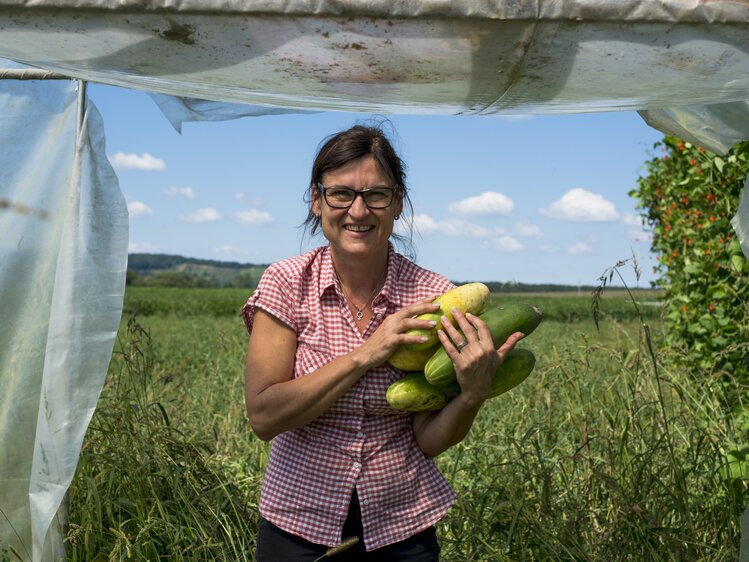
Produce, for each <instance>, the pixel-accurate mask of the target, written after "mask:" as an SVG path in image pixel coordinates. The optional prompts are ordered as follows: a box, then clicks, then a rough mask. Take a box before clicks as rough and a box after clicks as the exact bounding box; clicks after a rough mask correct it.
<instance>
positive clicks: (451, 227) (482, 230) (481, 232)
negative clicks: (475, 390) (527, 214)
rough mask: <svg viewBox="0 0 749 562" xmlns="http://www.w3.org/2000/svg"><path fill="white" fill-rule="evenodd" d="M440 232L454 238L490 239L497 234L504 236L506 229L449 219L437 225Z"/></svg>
mask: <svg viewBox="0 0 749 562" xmlns="http://www.w3.org/2000/svg"><path fill="white" fill-rule="evenodd" d="M437 227H438V229H439V232H440V233H442V234H444V235H445V236H450V237H453V238H488V237H489V236H494V235H497V234H503V233H504V229H502V228H496V229H489V228H486V227H483V226H479V225H477V224H472V223H470V222H466V221H462V220H457V219H447V220H444V221H440V222H439V223H438V225H437Z"/></svg>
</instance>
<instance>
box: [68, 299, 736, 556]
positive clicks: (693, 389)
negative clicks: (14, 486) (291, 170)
mask: <svg viewBox="0 0 749 562" xmlns="http://www.w3.org/2000/svg"><path fill="white" fill-rule="evenodd" d="M246 297H247V291H245V290H230V289H226V290H210V289H194V290H170V289H159V290H156V289H145V288H137V290H132V291H131V290H128V293H127V295H126V310H127V313H126V315H125V317H124V318H123V324H122V328H121V330H120V333H119V336H118V343H117V345H116V352H115V355H114V357H113V360H112V363H111V366H110V372H109V376H108V379H107V383H106V386H105V388H104V390H103V392H102V397H101V401H100V405H99V408H98V409H97V412H96V413H95V415H94V418H93V420H92V423H91V426H90V429H89V431H88V433H87V436H86V440H85V442H84V447H83V451H82V454H81V460H80V463H79V467H78V471H77V474H76V477H75V480H74V482H73V485H72V486H71V491H70V497H71V513H70V533H69V545H68V548H69V556H68V559H69V560H121V559H132V560H157V559H169V560H252V550H253V544H254V536H255V529H256V524H257V518H258V514H257V501H258V491H259V486H260V481H261V479H262V474H263V469H264V466H265V463H266V461H267V454H268V445H267V444H266V443H263V442H261V441H259V440H258V439H257V438H256V437H255V436H254V435H253V434H252V432H251V430H250V428H249V425H248V423H247V421H246V416H245V413H244V399H243V376H244V375H243V369H244V352H245V349H246V345H247V335H246V332H245V330H244V326H243V325H242V322H241V318H240V317H239V309H240V308H241V305H242V303H243V302H244V300H245V299H246ZM589 297H590V296H589V295H579V296H578V295H575V294H571V295H551V294H548V295H527V294H525V295H517V296H515V295H502V296H501V299H500V298H499V297H497V296H493V297H492V298H493V302H495V303H496V302H501V300H503V299H514V298H517V299H519V300H524V301H527V302H531V303H533V304H537V305H538V306H540V307H541V308H542V309H543V310H544V313H545V320H544V322H543V323H542V324H541V326H540V327H539V328H538V329H537V330H536V332H534V333H533V334H532V335H531V336H530V337H529V338H527V339H526V340H524V342H522V345H523V346H524V347H527V348H529V349H531V350H532V351H534V353H535V354H536V356H537V364H536V369H535V370H534V372H533V374H532V375H531V377H530V378H529V379H528V380H526V381H525V382H524V383H523V384H521V385H520V386H518V387H517V388H515V389H514V390H512V391H511V392H509V393H507V394H505V395H502V396H500V397H497V398H495V399H493V400H492V401H490V402H487V404H486V405H485V407H484V408H483V409H482V411H481V412H480V414H479V418H478V419H477V421H476V424H475V425H474V427H473V429H472V431H471V434H470V435H469V437H468V438H467V439H466V440H465V441H464V442H463V443H461V444H459V445H458V446H456V447H454V448H453V449H451V450H449V451H448V452H446V453H445V454H443V455H442V456H440V457H439V458H438V459H437V462H438V465H439V466H440V468H441V470H442V471H443V473H444V474H445V475H446V477H447V478H448V479H449V481H450V482H451V484H452V485H453V487H454V488H455V489H456V491H457V492H458V496H459V499H458V501H457V503H456V504H455V506H454V507H453V509H452V510H451V511H450V513H449V515H448V516H447V517H446V518H445V519H444V520H443V521H442V522H441V523H440V524H439V526H438V534H439V537H440V542H441V545H442V559H443V560H446V561H469V560H477V561H500V562H503V561H523V560H529V561H530V560H570V561H571V560H575V561H577V560H590V561H597V560H633V561H640V560H648V561H656V560H674V561H676V560H679V561H681V560H690V561H691V560H704V561H711V562H712V561H722V560H725V561H728V560H736V559H737V557H738V548H739V538H740V536H739V535H740V533H739V516H740V514H741V512H742V511H743V506H744V503H745V495H744V491H745V490H744V487H743V484H742V483H741V481H740V480H730V479H728V478H726V477H725V475H726V473H725V468H726V466H725V465H726V460H725V459H726V455H725V451H726V450H727V449H728V448H729V447H731V445H732V444H733V429H732V428H733V420H732V419H730V418H729V417H727V416H726V415H725V414H724V413H723V412H722V409H721V407H720V396H721V392H722V387H721V386H719V385H718V384H717V382H714V381H712V380H711V378H710V375H709V373H706V376H705V380H703V381H700V384H699V385H698V384H695V383H694V382H690V381H689V380H686V379H685V378H684V375H683V374H682V373H681V372H679V370H677V369H675V368H673V367H671V365H672V364H673V363H672V358H671V357H670V353H671V352H670V351H669V350H667V349H663V348H662V347H661V345H660V343H659V341H660V337H659V334H660V332H659V331H660V326H661V323H660V319H659V307H658V306H657V304H645V303H644V302H643V303H640V305H639V311H640V314H639V316H638V313H637V308H636V307H635V306H634V305H633V304H632V302H630V301H628V299H627V296H626V294H619V293H616V294H614V293H612V294H605V295H604V298H603V300H602V301H601V302H600V310H601V317H600V325H599V327H600V330H597V329H596V327H595V325H594V323H593V321H592V319H591V302H590V298H589ZM638 298H639V296H638ZM645 302H648V301H645ZM646 334H650V337H649V338H647V337H646ZM651 350H652V351H651ZM334 559H335V558H331V560H334Z"/></svg>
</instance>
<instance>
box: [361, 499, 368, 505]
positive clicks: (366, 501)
mask: <svg viewBox="0 0 749 562" xmlns="http://www.w3.org/2000/svg"><path fill="white" fill-rule="evenodd" d="M361 503H362V505H369V500H364V501H362V502H361Z"/></svg>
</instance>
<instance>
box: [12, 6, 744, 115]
mask: <svg viewBox="0 0 749 562" xmlns="http://www.w3.org/2000/svg"><path fill="white" fill-rule="evenodd" d="M2 1H3V0H0V56H2V57H5V58H9V59H12V60H16V61H19V62H22V63H25V64H29V65H31V66H35V67H40V68H45V69H48V70H53V71H57V72H61V73H64V74H68V75H71V76H75V77H77V78H82V79H87V80H91V81H95V82H102V83H108V84H113V85H118V86H125V87H130V88H138V89H143V90H147V91H152V92H156V93H162V94H169V95H175V96H180V97H189V98H197V99H204V100H213V101H225V102H234V103H247V104H252V105H259V106H272V107H287V108H296V109H316V110H343V111H346V110H351V111H362V112H379V113H394V112H397V113H443V114H457V113H471V114H494V113H571V112H591V111H610V110H625V109H626V110H642V109H662V108H668V107H674V106H677V105H678V106H685V105H702V104H715V103H727V102H734V101H745V100H749V33H747V32H746V22H747V21H749V8H747V7H743V9H742V8H741V7H740V6H738V5H737V3H735V2H728V1H714V2H710V3H709V8H708V6H707V5H706V4H705V3H702V2H694V3H692V2H690V3H686V2H658V3H655V2H649V3H648V2H640V3H637V6H636V9H637V10H636V12H637V13H638V17H639V19H637V17H635V18H632V17H631V15H630V14H628V16H629V17H628V18H627V19H625V20H619V19H615V18H614V17H612V16H613V15H614V14H618V13H620V12H621V11H622V9H621V8H620V7H619V5H618V3H615V2H574V3H572V2H556V3H552V2H537V3H536V2H532V3H525V4H526V5H528V6H531V7H533V6H536V7H537V8H538V9H541V8H543V9H545V10H546V11H547V12H549V13H550V14H552V16H551V17H547V18H540V17H532V18H530V19H528V18H523V17H518V16H515V15H514V12H513V11H512V10H511V9H510V6H515V5H517V4H523V3H518V2H490V3H480V4H481V6H485V5H492V6H495V7H497V8H499V7H500V6H505V8H506V9H505V10H504V11H505V12H507V13H510V14H513V17H511V18H510V19H497V18H493V17H482V16H481V15H480V12H481V10H479V9H478V8H477V11H478V12H479V14H474V13H472V12H470V9H469V7H470V5H476V4H479V3H476V2H473V3H472V4H471V3H468V2H462V3H459V4H458V6H460V7H461V8H462V11H463V12H464V13H460V12H459V11H458V9H457V8H450V7H449V6H448V4H447V3H443V2H442V3H441V2H437V3H435V2H421V3H419V2H405V3H397V4H398V11H404V10H406V9H409V10H411V13H413V14H415V15H413V16H405V15H404V16H402V17H387V16H385V17H382V16H381V17H370V16H367V15H363V14H365V13H367V11H368V9H369V11H370V12H371V13H376V12H378V11H380V12H382V11H383V9H384V8H383V6H389V5H395V4H396V3H387V2H379V3H376V2H348V3H347V2H342V1H339V2H335V3H333V2H327V3H326V2H319V3H311V2H310V3H304V2H295V3H279V4H280V6H282V7H283V6H285V7H287V8H288V7H289V5H290V4H291V5H293V6H294V7H299V6H301V8H300V11H289V12H287V13H285V14H281V13H278V11H279V9H280V8H278V7H277V8H275V9H272V10H271V9H270V8H269V3H267V2H245V4H246V6H248V7H247V8H245V9H244V10H243V11H241V12H239V13H237V12H232V11H231V9H230V7H231V6H232V5H233V4H232V3H231V2H230V3H228V4H224V3H221V4H216V3H204V4H203V9H200V4H199V3H198V2H191V3H190V5H191V6H192V7H194V8H195V10H194V11H187V10H186V11H173V9H170V8H169V6H173V5H174V4H172V3H165V6H167V7H164V8H163V11H158V10H156V11H150V10H149V8H151V7H152V6H151V4H150V3H143V2H141V3H139V2H128V3H126V4H122V6H123V8H122V9H114V8H112V9H109V10H107V9H103V10H87V9H83V8H78V9H76V8H75V7H68V8H67V9H62V8H57V9H50V8H48V7H47V6H49V4H45V2H43V1H37V2H33V3H31V2H29V3H28V4H29V6H30V7H28V8H26V9H23V8H15V9H12V8H10V7H8V8H6V9H5V10H3V9H2ZM6 2H7V0H6ZM59 4H61V5H65V4H66V3H64V2H60V3H59ZM102 4H103V5H107V4H108V3H106V2H104V3H102ZM109 4H111V3H109ZM656 4H657V5H658V6H660V8H659V9H656V8H655V7H654V6H655V5H656ZM687 4H689V5H693V6H695V7H694V9H691V10H688V9H685V5H687ZM180 5H181V4H180V3H177V4H176V6H178V7H179V6H180ZM553 5H556V6H562V7H565V6H566V7H568V10H567V12H565V11H564V10H560V9H557V10H556V11H555V10H554V9H553ZM624 5H625V6H626V5H629V6H630V7H632V8H633V9H634V8H635V7H633V6H632V5H633V3H632V2H629V3H624ZM336 6H337V7H338V9H339V11H341V12H343V13H346V8H347V7H348V8H350V10H351V12H352V14H353V15H351V16H350V17H340V16H326V15H321V12H323V13H324V11H325V10H326V9H327V10H328V11H335V10H334V8H335V7H336ZM439 6H442V12H440V11H439V10H438V7H439ZM574 6H578V7H579V9H578V10H574V9H572V7H574ZM648 6H650V7H651V9H652V13H649V12H647V11H646V8H647V7H648ZM664 6H665V7H672V8H673V9H674V14H670V15H669V16H668V17H665V16H664V15H663V13H662V12H663V7H664ZM234 7H235V8H236V7H237V6H236V5H235V6H234ZM264 7H265V8H266V11H263V8H264ZM582 7H585V9H582ZM125 8H127V9H125ZM304 8H307V9H309V10H310V11H309V12H304V11H301V10H302V9H304ZM498 11H499V10H498ZM526 11H528V10H527V9H526V10H520V11H519V13H520V15H521V16H522V15H524V14H525V12H526ZM531 11H532V10H531ZM421 12H426V13H428V14H431V15H427V16H423V15H420V14H421ZM577 12H579V13H583V14H589V16H590V19H584V20H578V19H574V15H573V14H575V13H577ZM679 13H681V14H682V15H683V17H684V20H683V21H679V20H678V19H677V17H678V15H679ZM358 14H362V15H358ZM741 17H743V19H741ZM709 18H712V19H709ZM722 20H726V22H725V23H723V21H722Z"/></svg>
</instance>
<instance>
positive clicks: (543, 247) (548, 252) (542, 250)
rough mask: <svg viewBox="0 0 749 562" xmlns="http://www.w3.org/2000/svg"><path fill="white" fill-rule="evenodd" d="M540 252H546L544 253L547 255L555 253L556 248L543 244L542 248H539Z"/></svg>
mask: <svg viewBox="0 0 749 562" xmlns="http://www.w3.org/2000/svg"><path fill="white" fill-rule="evenodd" d="M538 250H539V251H541V252H544V253H546V254H550V253H551V252H553V251H554V248H553V247H551V246H550V245H549V244H541V245H540V246H539V247H538Z"/></svg>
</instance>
